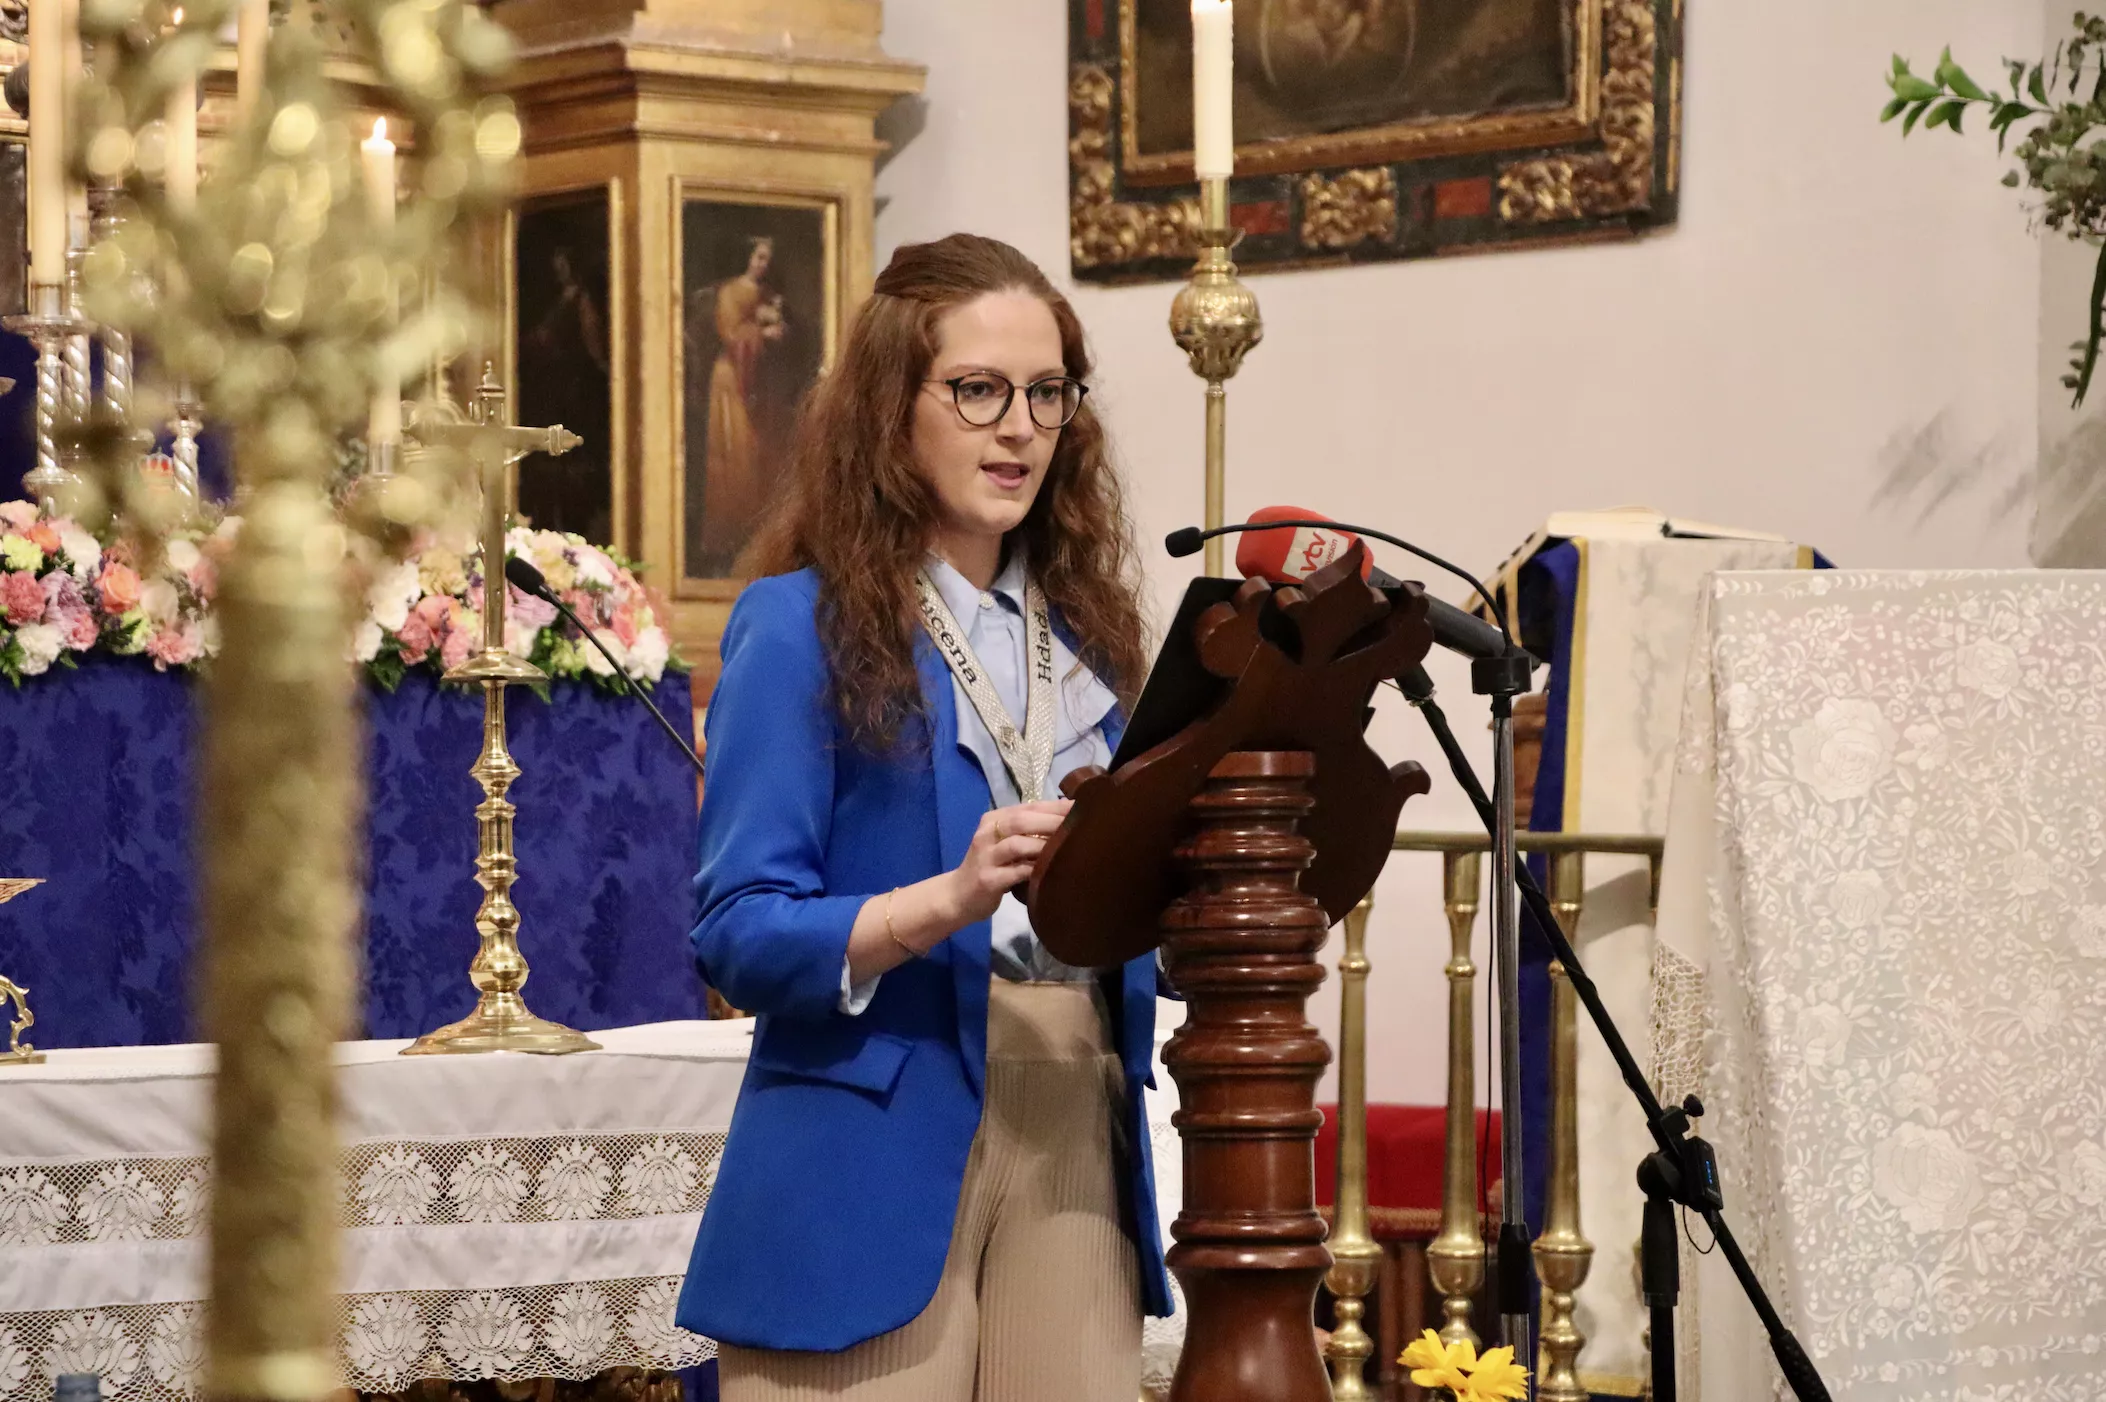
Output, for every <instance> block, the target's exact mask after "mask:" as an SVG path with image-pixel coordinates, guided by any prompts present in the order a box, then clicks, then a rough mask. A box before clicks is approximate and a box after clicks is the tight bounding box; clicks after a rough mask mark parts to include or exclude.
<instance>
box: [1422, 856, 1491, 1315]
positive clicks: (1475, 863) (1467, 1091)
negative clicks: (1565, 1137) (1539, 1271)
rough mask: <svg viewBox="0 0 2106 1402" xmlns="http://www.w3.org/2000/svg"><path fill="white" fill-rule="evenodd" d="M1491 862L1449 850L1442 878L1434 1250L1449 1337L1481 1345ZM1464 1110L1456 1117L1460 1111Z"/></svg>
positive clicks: (1431, 1266)
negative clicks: (1485, 921)
mask: <svg viewBox="0 0 2106 1402" xmlns="http://www.w3.org/2000/svg"><path fill="white" fill-rule="evenodd" d="M1482 867H1483V859H1482V857H1480V856H1479V854H1477V853H1476V852H1443V853H1442V854H1441V875H1442V886H1443V887H1444V897H1443V901H1442V904H1443V905H1444V907H1445V908H1446V910H1447V914H1448V951H1449V952H1448V967H1447V970H1446V973H1447V977H1448V1107H1449V1113H1448V1117H1447V1124H1446V1125H1445V1129H1446V1144H1445V1154H1444V1157H1443V1160H1442V1168H1441V1229H1440V1233H1439V1235H1437V1236H1435V1237H1434V1239H1433V1241H1432V1242H1431V1243H1430V1244H1428V1246H1427V1247H1426V1268H1427V1273H1428V1274H1429V1275H1430V1276H1431V1277H1432V1279H1433V1288H1434V1289H1435V1290H1438V1291H1439V1292H1440V1295H1441V1338H1442V1339H1444V1340H1445V1341H1447V1342H1448V1343H1451V1344H1459V1343H1467V1344H1469V1345H1470V1346H1471V1347H1473V1348H1474V1347H1476V1346H1477V1344H1478V1342H1479V1341H1478V1338H1477V1333H1476V1331H1475V1330H1473V1329H1472V1328H1471V1327H1470V1302H1471V1300H1473V1299H1475V1298H1476V1295H1477V1290H1478V1287H1479V1286H1481V1285H1483V1284H1484V1219H1483V1216H1482V1213H1481V1210H1480V1206H1479V1203H1478V1200H1477V1072H1476V1066H1475V1060H1476V1055H1477V1038H1476V1028H1475V1024H1474V1023H1473V1022H1472V1020H1471V1018H1472V1013H1471V996H1472V992H1473V990H1474V988H1475V986H1476V983H1477V966H1476V965H1475V964H1473V963H1471V962H1470V931H1471V930H1472V929H1473V928H1474V927H1475V926H1476V924H1477V893H1478V890H1479V889H1480V888H1479V882H1480V879H1481V877H1482ZM1457 1106H1460V1107H1462V1110H1463V1113H1461V1114H1457V1113H1455V1110H1456V1107H1457Z"/></svg>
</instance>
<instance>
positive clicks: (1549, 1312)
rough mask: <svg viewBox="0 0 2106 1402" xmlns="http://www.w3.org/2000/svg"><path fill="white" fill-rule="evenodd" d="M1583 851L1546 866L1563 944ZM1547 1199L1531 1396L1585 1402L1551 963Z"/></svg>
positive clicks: (1573, 1055)
mask: <svg viewBox="0 0 2106 1402" xmlns="http://www.w3.org/2000/svg"><path fill="white" fill-rule="evenodd" d="M1586 861H1587V856H1586V853H1585V852H1584V851H1579V850H1573V851H1567V852H1558V853H1554V854H1553V855H1552V856H1551V858H1550V890H1549V891H1548V893H1547V894H1548V895H1549V897H1550V913H1551V915H1552V916H1553V917H1555V918H1556V920H1557V922H1558V928H1559V929H1561V930H1563V931H1564V932H1565V938H1566V939H1568V940H1571V939H1574V938H1576V937H1577V935H1578V930H1579V913H1580V903H1581V901H1582V899H1583V896H1582V893H1583V892H1584V890H1585V889H1586ZM1550 1029H1551V1031H1550V1035H1551V1048H1550V1195H1549V1201H1548V1202H1547V1203H1546V1204H1545V1206H1544V1209H1543V1232H1542V1235H1540V1236H1538V1237H1537V1238H1536V1241H1535V1248H1534V1250H1535V1258H1536V1275H1537V1277H1538V1278H1539V1279H1541V1281H1542V1282H1543V1327H1542V1356H1541V1362H1540V1364H1539V1365H1538V1367H1537V1381H1536V1396H1537V1397H1538V1398H1539V1399H1541V1402H1587V1398H1588V1392H1587V1389H1586V1388H1585V1387H1584V1386H1582V1385H1581V1383H1580V1380H1579V1356H1580V1350H1581V1349H1582V1348H1584V1347H1585V1346H1586V1343H1587V1336H1586V1335H1585V1334H1584V1333H1582V1332H1580V1327H1579V1323H1578V1321H1577V1320H1576V1319H1575V1318H1574V1316H1573V1308H1572V1296H1573V1293H1574V1292H1575V1291H1577V1290H1578V1289H1579V1288H1580V1286H1581V1285H1582V1284H1584V1283H1585V1282H1586V1279H1587V1271H1588V1269H1589V1268H1590V1267H1591V1266H1592V1265H1593V1263H1594V1243H1592V1242H1590V1241H1588V1240H1587V1238H1586V1235H1585V1233H1583V1232H1582V1231H1581V1230H1580V1183H1579V998H1578V995H1576V994H1575V993H1574V992H1573V991H1572V980H1571V979H1569V978H1567V977H1566V976H1565V966H1564V965H1563V964H1562V963H1559V962H1558V961H1557V960H1552V961H1551V964H1550Z"/></svg>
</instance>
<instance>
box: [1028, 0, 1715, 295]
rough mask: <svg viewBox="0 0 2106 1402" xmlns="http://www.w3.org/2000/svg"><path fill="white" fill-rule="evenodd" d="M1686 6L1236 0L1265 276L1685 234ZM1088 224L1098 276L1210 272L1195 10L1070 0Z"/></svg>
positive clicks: (1250, 222)
mask: <svg viewBox="0 0 2106 1402" xmlns="http://www.w3.org/2000/svg"><path fill="white" fill-rule="evenodd" d="M1682 3H1683V0H1235V60H1236V62H1235V84H1234V89H1233V94H1234V96H1233V101H1234V110H1235V129H1236V137H1237V146H1236V176H1235V179H1234V180H1233V181H1232V182H1231V184H1230V187H1229V200H1230V205H1231V219H1230V222H1231V223H1232V224H1233V225H1234V226H1235V227H1236V228H1237V229H1238V230H1240V231H1241V232H1242V234H1243V241H1242V243H1241V244H1240V245H1239V246H1238V248H1237V250H1236V254H1235V257H1236V262H1237V263H1238V264H1239V265H1240V266H1242V267H1243V268H1245V269H1246V270H1248V269H1251V268H1264V267H1293V266H1307V265H1325V264H1340V263H1357V262H1373V261H1381V260H1386V259H1395V258H1416V257H1428V256H1433V255H1439V254H1453V253H1466V252H1480V251H1485V250H1490V249H1497V248H1505V247H1517V246H1540V245H1543V244H1546V243H1573V242H1586V241H1592V240H1597V239H1608V238H1628V237H1630V236H1632V235H1634V234H1638V233H1641V232H1643V231H1645V230H1647V229H1653V228H1658V227H1661V226H1664V225H1668V224H1672V223H1673V222H1674V220H1675V216H1676V200H1677V189H1678V186H1679V184H1680V170H1679V168H1678V163H1679V158H1680V147H1681V131H1680V124H1681V82H1682V69H1681V45H1682V40H1681V32H1682ZM1068 9H1069V36H1068V54H1069V65H1068V122H1069V142H1068V154H1069V191H1070V209H1069V214H1070V218H1069V230H1070V240H1071V256H1072V260H1073V265H1074V271H1075V276H1076V277H1077V278H1079V279H1081V280H1083V281H1089V282H1119V281H1132V280H1139V279H1150V278H1182V277H1184V276H1185V275H1186V272H1187V269H1188V267H1189V265H1190V263H1191V260H1192V257H1193V252H1194V249H1193V242H1192V235H1193V232H1194V230H1195V229H1196V228H1197V227H1198V219H1199V200H1198V190H1197V186H1196V184H1195V182H1194V178H1193V172H1192V112H1191V105H1192V78H1191V63H1192V57H1191V55H1192V21H1191V13H1190V9H1189V7H1188V6H1187V4H1186V3H1185V0H1069V7H1068Z"/></svg>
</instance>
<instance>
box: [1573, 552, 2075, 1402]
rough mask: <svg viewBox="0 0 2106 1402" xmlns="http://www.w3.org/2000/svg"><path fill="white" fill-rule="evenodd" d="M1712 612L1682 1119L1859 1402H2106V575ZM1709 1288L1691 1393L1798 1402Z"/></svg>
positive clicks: (1749, 604) (1676, 1060)
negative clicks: (1694, 1104) (1694, 1108)
mask: <svg viewBox="0 0 2106 1402" xmlns="http://www.w3.org/2000/svg"><path fill="white" fill-rule="evenodd" d="M1703 606H1704V614H1703V616H1702V618H1701V621H1700V623H1699V627H1698V634H1697V642H1696V645H1695V647H1694V649H1693V651H1692V654H1691V660H1690V670H1689V686H1688V695H1687V705H1686V709H1685V717H1686V719H1685V721H1684V724H1683V727H1682V743H1681V749H1680V753H1679V757H1678V760H1677V773H1676V776H1675V787H1674V795H1673V798H1672V801H1671V806H1670V811H1671V816H1670V819H1669V826H1668V834H1667V853H1666V866H1665V870H1664V872H1663V877H1662V889H1661V896H1660V919H1659V945H1658V947H1657V948H1656V949H1655V951H1654V964H1653V1007H1654V1055H1655V1063H1654V1064H1655V1068H1656V1072H1657V1075H1658V1078H1659V1081H1660V1090H1661V1095H1662V1099H1664V1100H1668V1101H1674V1100H1678V1099H1680V1097H1681V1096H1683V1095H1684V1094H1686V1093H1689V1092H1691V1091H1695V1092H1698V1093H1700V1094H1701V1095H1702V1096H1703V1099H1704V1101H1705V1105H1706V1108H1707V1109H1708V1111H1709V1113H1708V1114H1707V1115H1706V1116H1705V1117H1704V1119H1703V1121H1702V1125H1701V1130H1702V1132H1703V1133H1704V1134H1705V1136H1706V1137H1707V1138H1710V1139H1712V1140H1713V1141H1714V1142H1715V1143H1716V1144H1717V1146H1718V1149H1719V1160H1720V1169H1721V1176H1722V1179H1723V1183H1724V1187H1725V1193H1726V1209H1727V1216H1728V1220H1729V1222H1730V1223H1731V1224H1732V1225H1733V1227H1734V1229H1735V1233H1736V1235H1737V1236H1739V1238H1740V1240H1741V1243H1742V1244H1743V1246H1744V1247H1745V1248H1746V1249H1747V1253H1748V1256H1749V1258H1750V1259H1751V1261H1752V1262H1753V1263H1754V1266H1755V1269H1756V1271H1757V1273H1758V1274H1759V1275H1760V1276H1761V1278H1762V1280H1763V1282H1764V1284H1765V1285H1766V1286H1767V1287H1768V1290H1769V1293H1770V1295H1771V1298H1772V1299H1773V1300H1774V1301H1775V1302H1776V1304H1777V1307H1778V1309H1779V1310H1780V1312H1781V1313H1782V1314H1783V1315H1784V1317H1785V1319H1786V1320H1787V1321H1788V1322H1789V1323H1790V1324H1791V1325H1792V1326H1793V1328H1794V1329H1795V1330H1796V1331H1797V1332H1798V1335H1799V1339H1800V1341H1801V1342H1802V1343H1803V1344H1804V1345H1805V1346H1806V1350H1807V1352H1808V1353H1809V1354H1810V1355H1811V1357H1812V1358H1813V1360H1814V1362H1815V1364H1816V1365H1817V1366H1818V1367H1819V1368H1820V1370H1821V1372H1822V1374H1823V1376H1824V1378H1825V1379H1826V1381H1827V1384H1828V1388H1829V1390H1830V1392H1831V1393H1832V1394H1833V1395H1834V1396H1836V1397H1838V1398H1849V1399H1851V1402H1919V1399H1920V1400H1921V1402H1928V1400H1929V1399H1933V1398H1935V1399H1939V1402H1945V1400H1946V1399H1983V1402H1986V1400H1987V1399H1991V1398H2013V1399H2017V1398H2023V1399H2026V1402H2064V1400H2065V1399H2066V1400H2067V1402H2078V1399H2083V1402H2096V1399H2098V1398H2100V1397H2106V1210H2102V1209H2106V574H2101V573H2098V572H2086V571H2012V572H1942V573H1928V572H1902V571H1855V570H1847V571H1837V572H1832V573H1820V574H1804V573H1785V572H1779V573H1770V572H1762V573H1745V574H1733V573H1727V574H1720V575H1716V576H1714V577H1713V578H1712V579H1711V581H1710V582H1709V584H1708V585H1707V587H1706V589H1705V590H1704V593H1703ZM1694 1236H1695V1237H1696V1238H1697V1242H1698V1244H1704V1243H1702V1237H1703V1229H1702V1227H1701V1225H1698V1226H1697V1227H1696V1228H1695V1231H1694ZM1615 1245H1616V1243H1614V1242H1611V1243H1608V1246H1609V1247H1611V1248H1612V1249H1613V1248H1614V1247H1615ZM1609 1259H1610V1260H1612V1261H1613V1259H1614V1257H1613V1256H1612V1257H1610V1258H1609ZM1596 1268H1597V1269H1600V1268H1601V1263H1600V1261H1599V1260H1598V1261H1597V1265H1596ZM1683 1272H1684V1274H1683V1280H1684V1286H1685V1291H1684V1294H1683V1297H1682V1298H1683V1305H1684V1309H1683V1317H1682V1320H1681V1323H1680V1327H1679V1328H1678V1331H1677V1340H1678V1342H1679V1343H1680V1344H1681V1345H1682V1347H1681V1353H1680V1370H1679V1371H1680V1387H1681V1396H1682V1397H1683V1398H1684V1399H1686V1400H1687V1402H1696V1400H1697V1399H1701V1402H1753V1399H1758V1398H1759V1399H1763V1402H1768V1399H1770V1398H1772V1397H1773V1396H1784V1395H1785V1394H1784V1393H1782V1392H1781V1391H1779V1390H1778V1388H1779V1387H1780V1386H1781V1384H1780V1383H1779V1382H1778V1380H1777V1379H1776V1374H1775V1365H1774V1363H1773V1362H1772V1360H1771V1358H1770V1354H1769V1350H1768V1348H1767V1347H1766V1341H1765V1339H1764V1336H1763V1333H1762V1331H1761V1328H1760V1327H1759V1325H1758V1324H1757V1323H1756V1321H1755V1318H1754V1315H1753V1313H1752V1311H1751V1310H1750V1309H1749V1307H1748V1305H1747V1304H1746V1303H1745V1301H1743V1299H1742V1298H1741V1296H1740V1293H1739V1291H1738V1290H1737V1289H1736V1288H1735V1285H1734V1282H1733V1279H1732V1277H1731V1275H1730V1273H1729V1272H1728V1271H1727V1269H1726V1267H1725V1266H1724V1264H1723V1262H1722V1260H1721V1258H1720V1256H1719V1254H1718V1253H1716V1252H1714V1253H1712V1254H1709V1255H1705V1256H1701V1257H1699V1256H1697V1255H1695V1254H1694V1253H1693V1252H1692V1251H1691V1250H1690V1249H1689V1248H1688V1247H1687V1246H1685V1249H1684V1265H1683Z"/></svg>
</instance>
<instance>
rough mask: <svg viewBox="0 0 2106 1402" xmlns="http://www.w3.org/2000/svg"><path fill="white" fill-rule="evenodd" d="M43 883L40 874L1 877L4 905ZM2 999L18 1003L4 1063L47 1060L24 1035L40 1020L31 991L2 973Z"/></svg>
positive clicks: (0, 1054) (0, 1058) (0, 1062)
mask: <svg viewBox="0 0 2106 1402" xmlns="http://www.w3.org/2000/svg"><path fill="white" fill-rule="evenodd" d="M43 884H44V880H43V878H42V877H38V876H0V905H6V904H7V903H8V902H9V901H11V900H13V899H14V898H15V897H16V896H19V895H21V894H22V893H23V892H24V891H27V890H29V889H30V888H31V887H33V886H41V885H43ZM0 1002H5V1003H12V1004H14V1006H15V1016H14V1024H13V1026H11V1027H9V1028H8V1031H7V1050H6V1051H4V1052H0V1066H34V1065H36V1064H37V1063H38V1062H40V1061H42V1060H43V1059H44V1053H42V1052H40V1051H38V1050H37V1049H36V1048H35V1047H33V1046H31V1045H30V1044H29V1043H28V1042H26V1041H24V1040H23V1037H22V1034H23V1033H25V1032H27V1031H29V1029H30V1028H31V1027H33V1026H35V1025H36V1020H37V1015H36V1014H35V1013H33V1012H31V1011H30V1010H29V990H28V989H26V988H24V987H23V986H22V985H21V984H19V983H16V982H15V981H14V980H13V979H10V978H7V977H4V976H0Z"/></svg>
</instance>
